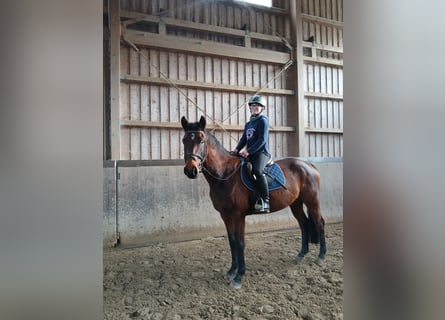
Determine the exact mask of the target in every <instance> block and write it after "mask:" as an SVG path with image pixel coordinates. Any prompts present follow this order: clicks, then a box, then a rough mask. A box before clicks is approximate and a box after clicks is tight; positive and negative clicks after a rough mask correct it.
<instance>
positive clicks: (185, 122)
mask: <svg viewBox="0 0 445 320" xmlns="http://www.w3.org/2000/svg"><path fill="white" fill-rule="evenodd" d="M188 123H189V122H188V121H187V119H186V118H185V117H184V116H182V118H181V125H182V127H183V128H184V130H185V129H186V128H187V125H188Z"/></svg>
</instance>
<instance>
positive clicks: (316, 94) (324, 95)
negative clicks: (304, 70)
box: [304, 79, 343, 101]
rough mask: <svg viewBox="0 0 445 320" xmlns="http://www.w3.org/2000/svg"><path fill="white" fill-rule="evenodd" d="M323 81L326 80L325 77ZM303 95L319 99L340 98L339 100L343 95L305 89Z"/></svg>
mask: <svg viewBox="0 0 445 320" xmlns="http://www.w3.org/2000/svg"><path fill="white" fill-rule="evenodd" d="M325 81H326V79H325ZM304 96H305V97H306V98H320V99H326V100H341V101H343V95H340V94H331V93H321V92H308V91H305V92H304Z"/></svg>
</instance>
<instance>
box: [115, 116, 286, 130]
mask: <svg viewBox="0 0 445 320" xmlns="http://www.w3.org/2000/svg"><path fill="white" fill-rule="evenodd" d="M188 120H190V121H195V119H193V120H192V119H188ZM120 126H121V127H144V128H158V129H181V128H182V127H181V124H180V123H179V121H175V122H166V121H163V122H153V121H150V122H149V121H142V120H124V119H123V120H121V122H120ZM206 127H207V128H208V129H211V130H227V131H240V130H241V131H242V130H243V129H244V124H242V125H227V124H223V125H221V126H220V125H216V124H212V123H208V124H207V126H206ZM270 130H271V131H275V132H295V127H292V126H273V125H271V126H270Z"/></svg>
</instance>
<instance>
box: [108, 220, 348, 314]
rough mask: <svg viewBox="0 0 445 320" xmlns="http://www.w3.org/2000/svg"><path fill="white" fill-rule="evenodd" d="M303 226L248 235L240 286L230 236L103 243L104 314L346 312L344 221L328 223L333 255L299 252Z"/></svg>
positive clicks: (314, 247) (312, 249) (313, 249)
mask: <svg viewBox="0 0 445 320" xmlns="http://www.w3.org/2000/svg"><path fill="white" fill-rule="evenodd" d="M300 244H301V235H300V231H299V229H294V230H286V231H275V232H266V233H253V234H247V235H246V249H245V256H246V266H247V272H246V274H245V276H244V280H243V286H242V288H241V289H240V290H236V289H233V288H232V287H230V285H229V282H228V280H225V279H224V274H225V273H226V272H227V270H228V269H229V267H230V262H231V258H230V249H229V244H228V241H227V238H226V237H218V238H216V237H212V238H206V239H202V240H195V241H188V242H181V243H170V244H156V245H152V246H147V247H142V248H133V249H105V250H104V262H103V266H104V273H103V277H104V278H103V282H104V283H103V289H104V319H119V320H121V319H157V320H160V319H175V320H180V319H305V320H308V319H314V320H315V319H343V224H342V223H331V224H326V244H327V249H328V252H327V255H326V262H325V264H324V265H323V266H321V267H320V266H318V265H317V264H316V263H315V261H316V258H317V255H318V249H319V247H318V245H314V244H311V245H310V246H309V249H310V251H309V253H308V254H307V255H306V257H305V259H304V261H303V262H302V263H299V264H297V263H296V262H295V258H296V255H297V252H298V250H299V248H300Z"/></svg>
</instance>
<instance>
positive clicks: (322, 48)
mask: <svg viewBox="0 0 445 320" xmlns="http://www.w3.org/2000/svg"><path fill="white" fill-rule="evenodd" d="M342 9H343V1H342V0H320V1H311V0H303V1H302V20H303V23H302V24H303V25H302V27H303V39H304V40H308V39H310V38H311V37H313V43H309V42H306V43H305V44H304V46H305V48H304V57H303V77H304V79H303V90H304V103H303V113H304V127H305V135H304V145H305V153H304V156H309V157H335V158H337V157H342V156H343V22H342V21H343V10H342Z"/></svg>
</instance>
